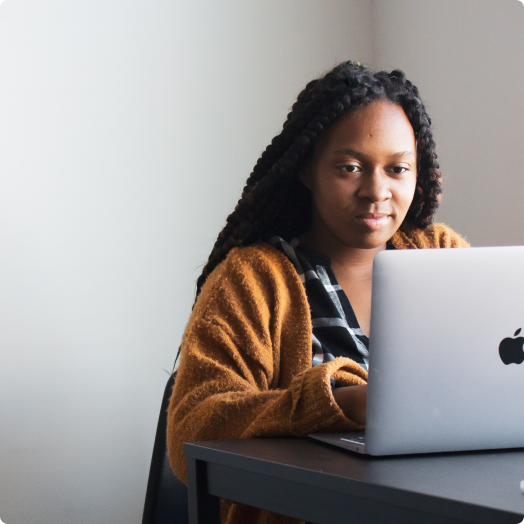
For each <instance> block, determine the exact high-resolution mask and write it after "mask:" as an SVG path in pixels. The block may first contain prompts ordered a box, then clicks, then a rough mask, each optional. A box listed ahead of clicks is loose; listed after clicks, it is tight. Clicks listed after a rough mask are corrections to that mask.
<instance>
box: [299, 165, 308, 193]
mask: <svg viewBox="0 0 524 524" xmlns="http://www.w3.org/2000/svg"><path fill="white" fill-rule="evenodd" d="M298 178H300V181H301V182H302V183H303V184H304V185H305V186H306V187H307V188H308V189H309V190H310V191H311V187H310V186H311V183H310V181H311V170H310V168H309V164H306V165H305V166H302V167H301V168H300V169H299V171H298Z"/></svg>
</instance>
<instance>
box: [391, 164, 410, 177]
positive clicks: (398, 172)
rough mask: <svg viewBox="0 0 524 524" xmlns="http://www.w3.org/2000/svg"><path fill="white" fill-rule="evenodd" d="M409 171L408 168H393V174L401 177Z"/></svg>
mask: <svg viewBox="0 0 524 524" xmlns="http://www.w3.org/2000/svg"><path fill="white" fill-rule="evenodd" d="M407 170H408V168H407V167H402V166H395V167H394V168H393V173H395V175H401V174H402V173H405V172H406V171H407Z"/></svg>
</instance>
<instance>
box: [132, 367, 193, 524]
mask: <svg viewBox="0 0 524 524" xmlns="http://www.w3.org/2000/svg"><path fill="white" fill-rule="evenodd" d="M175 377H176V371H175V373H173V374H172V375H171V376H170V377H169V380H168V381H167V385H166V389H165V390H164V398H163V399H162V407H161V408H160V416H159V417H158V426H157V428H156V437H155V445H154V447H153V457H152V458H151V468H150V470H149V480H148V482H147V491H146V501H145V504H144V515H143V517H142V524H187V523H188V516H187V487H186V485H185V484H184V483H183V482H182V481H181V480H179V479H178V478H177V477H176V476H175V474H174V473H173V470H172V469H171V466H170V465H169V459H168V457H167V444H166V428H167V407H168V405H169V398H170V396H171V391H172V389H173V385H174V384H175Z"/></svg>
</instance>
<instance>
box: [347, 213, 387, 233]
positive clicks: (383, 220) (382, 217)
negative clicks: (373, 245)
mask: <svg viewBox="0 0 524 524" xmlns="http://www.w3.org/2000/svg"><path fill="white" fill-rule="evenodd" d="M355 218H356V219H357V222H359V223H360V224H362V225H363V226H364V227H365V228H367V229H369V230H370V231H378V230H380V229H382V228H383V227H384V226H385V225H386V224H387V223H388V222H389V221H390V219H391V215H388V214H387V213H361V214H360V215H357V216H356V217H355Z"/></svg>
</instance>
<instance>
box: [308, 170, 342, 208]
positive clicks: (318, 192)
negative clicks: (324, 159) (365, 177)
mask: <svg viewBox="0 0 524 524" xmlns="http://www.w3.org/2000/svg"><path fill="white" fill-rule="evenodd" d="M312 189H313V203H314V205H315V207H316V208H317V209H318V210H319V211H320V210H322V211H324V213H328V214H336V213H337V210H342V209H344V208H346V207H347V206H348V200H349V194H350V193H351V187H350V185H349V184H348V182H347V181H345V182H342V181H341V180H340V179H337V178H334V177H325V178H324V179H323V180H322V183H321V184H320V183H318V182H317V183H316V184H315V185H314V186H313V188H312Z"/></svg>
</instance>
